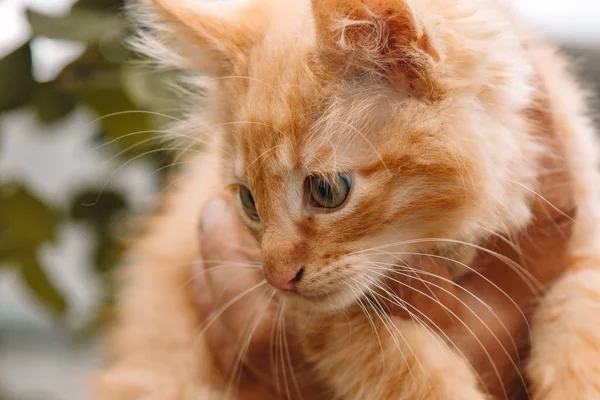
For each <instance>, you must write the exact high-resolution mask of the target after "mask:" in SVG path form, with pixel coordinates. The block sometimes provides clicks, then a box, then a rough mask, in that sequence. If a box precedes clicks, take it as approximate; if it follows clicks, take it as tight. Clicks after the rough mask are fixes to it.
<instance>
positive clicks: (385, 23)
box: [312, 0, 440, 97]
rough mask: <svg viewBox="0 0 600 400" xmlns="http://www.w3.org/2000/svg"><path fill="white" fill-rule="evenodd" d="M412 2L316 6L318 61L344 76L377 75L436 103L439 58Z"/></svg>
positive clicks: (322, 2) (323, 0)
mask: <svg viewBox="0 0 600 400" xmlns="http://www.w3.org/2000/svg"><path fill="white" fill-rule="evenodd" d="M408 1H409V0H312V6H313V14H314V17H315V23H316V29H317V38H318V43H319V44H320V46H321V47H320V50H319V53H318V54H319V56H320V57H321V59H322V60H324V61H325V62H327V63H328V65H329V66H330V67H336V66H337V68H338V70H339V71H340V72H343V73H348V72H350V73H356V72H358V71H357V70H359V71H360V72H374V73H376V74H379V75H381V76H383V77H384V78H385V79H387V80H388V81H389V82H390V84H392V85H393V86H394V87H397V88H405V87H406V86H407V85H409V86H410V88H411V89H413V90H415V91H417V92H419V93H420V94H421V95H425V96H428V97H431V96H433V97H435V96H436V95H438V93H437V92H438V91H439V90H440V89H439V87H437V86H438V85H437V84H436V82H435V66H436V64H437V63H438V62H439V61H440V52H439V50H438V48H437V46H436V45H435V44H434V41H433V38H432V34H431V32H430V31H429V30H428V29H427V27H426V25H425V23H424V21H423V20H421V19H419V18H418V17H417V15H416V14H415V12H414V10H413V8H412V7H411V6H410V4H409V3H408Z"/></svg>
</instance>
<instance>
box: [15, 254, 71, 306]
mask: <svg viewBox="0 0 600 400" xmlns="http://www.w3.org/2000/svg"><path fill="white" fill-rule="evenodd" d="M15 262H16V264H17V266H18V269H19V272H20V273H21V277H22V278H23V280H24V281H25V283H26V284H27V288H28V289H29V291H30V292H31V294H32V295H33V296H34V297H35V298H36V299H37V300H38V301H39V302H40V303H42V304H43V305H44V306H46V307H47V308H49V309H50V310H51V311H53V312H54V313H56V314H58V315H62V314H64V312H65V311H66V309H67V301H66V300H65V298H64V297H63V295H62V294H61V293H60V291H59V290H58V289H57V288H56V287H55V286H54V283H53V282H52V281H51V280H50V278H49V277H48V275H47V274H46V271H44V269H43V268H42V266H41V265H40V264H39V262H38V260H37V259H36V258H35V257H34V256H33V255H31V254H23V255H21V256H19V257H18V258H17V259H15Z"/></svg>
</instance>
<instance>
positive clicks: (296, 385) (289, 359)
mask: <svg viewBox="0 0 600 400" xmlns="http://www.w3.org/2000/svg"><path fill="white" fill-rule="evenodd" d="M285 304H286V303H285V302H284V303H282V305H281V307H282V311H281V314H282V315H283V314H284V313H285ZM283 321H284V322H283V345H284V347H285V351H286V355H287V362H288V366H289V368H290V374H291V377H292V383H293V384H294V388H295V390H296V393H298V397H299V398H300V400H302V392H301V391H300V386H299V385H298V379H297V378H296V374H295V371H294V367H293V365H292V358H291V356H290V349H289V346H288V341H287V333H286V329H285V325H286V324H285V317H283Z"/></svg>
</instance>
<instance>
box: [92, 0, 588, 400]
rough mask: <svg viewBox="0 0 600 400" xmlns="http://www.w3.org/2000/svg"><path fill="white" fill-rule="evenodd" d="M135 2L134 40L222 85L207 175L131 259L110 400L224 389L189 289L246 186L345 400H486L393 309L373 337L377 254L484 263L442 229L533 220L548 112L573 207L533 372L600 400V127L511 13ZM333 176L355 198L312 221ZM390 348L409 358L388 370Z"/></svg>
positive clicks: (318, 354)
mask: <svg viewBox="0 0 600 400" xmlns="http://www.w3.org/2000/svg"><path fill="white" fill-rule="evenodd" d="M133 9H134V11H133V12H134V13H135V14H136V15H137V16H138V17H139V20H140V21H141V22H142V25H143V27H142V28H141V29H140V35H139V37H138V40H137V41H136V44H137V46H138V49H140V50H142V51H144V52H146V53H148V54H149V55H150V56H151V57H153V59H155V60H157V62H158V63H159V64H161V65H162V66H166V67H176V68H185V69H186V70H188V71H196V72H197V73H198V74H200V73H203V74H205V75H204V78H202V79H201V78H198V77H195V78H193V79H188V80H186V81H185V83H184V86H186V89H187V92H189V93H194V92H195V91H196V90H195V88H196V86H197V85H198V86H201V87H203V88H206V87H208V88H209V89H210V91H211V93H212V96H211V103H210V104H211V106H210V107H206V109H205V112H204V114H203V115H202V116H199V114H198V111H197V109H194V108H190V119H189V120H188V121H186V122H185V126H184V128H185V129H186V132H189V131H190V126H191V127H209V128H210V129H209V130H210V132H211V135H212V137H211V147H210V148H211V151H210V155H209V156H207V158H208V159H210V160H212V164H211V166H212V167H211V168H210V169H209V168H206V160H200V159H198V160H191V161H190V162H191V163H192V164H193V165H194V167H193V168H190V169H189V170H188V171H187V172H188V173H187V175H182V176H181V177H180V178H179V179H180V182H179V186H178V187H177V188H176V189H174V190H172V193H170V194H169V195H168V196H167V200H166V202H167V205H166V207H165V208H164V210H163V212H162V213H161V214H160V215H159V216H158V217H156V218H155V219H154V220H152V221H151V222H150V230H149V233H148V234H147V235H146V237H144V238H142V239H141V240H140V241H138V243H137V244H136V245H135V246H134V247H133V249H132V251H133V254H134V255H135V256H136V257H137V260H136V263H135V265H134V266H133V267H131V268H130V269H129V273H128V280H127V282H128V283H127V285H126V287H125V288H124V290H123V293H122V300H121V308H120V310H121V319H120V325H119V327H118V329H117V330H116V335H115V345H114V347H113V348H114V350H115V353H114V354H115V357H116V358H115V359H116V361H115V365H114V366H113V367H112V368H111V369H109V370H108V371H107V372H106V373H105V374H104V375H103V376H102V377H101V378H100V380H99V385H98V392H97V393H98V396H97V398H99V399H111V400H112V399H120V398H123V399H125V398H127V399H134V398H142V397H140V396H141V395H132V394H127V393H133V392H127V390H134V389H135V390H139V393H146V394H148V393H150V394H154V396H155V397H152V398H157V399H159V398H160V399H188V398H190V399H192V398H193V399H197V398H208V396H210V395H209V393H212V395H214V396H217V398H218V396H219V391H220V390H222V389H223V384H222V382H221V381H220V378H219V377H218V374H216V372H215V371H214V367H212V365H211V363H210V362H209V361H208V360H207V359H206V358H203V354H204V355H206V354H208V350H207V349H206V348H205V347H203V346H204V344H203V342H202V338H197V337H196V336H195V334H194V333H195V332H197V330H198V326H199V324H200V321H201V319H202V318H200V317H198V316H196V315H194V312H193V309H192V306H191V303H190V302H191V295H190V294H189V293H186V292H185V290H182V287H184V286H185V283H184V282H185V281H186V279H189V276H190V274H191V272H190V263H191V262H192V261H193V260H194V259H195V258H196V257H197V251H196V250H195V248H196V240H195V229H194V228H195V223H196V222H195V221H196V217H197V215H198V211H199V209H200V207H201V205H202V203H203V202H204V201H205V200H206V198H208V197H209V196H210V195H211V194H213V193H216V192H217V191H220V190H228V191H231V192H233V193H234V195H233V196H231V199H232V202H233V203H234V204H235V205H236V206H237V207H239V202H238V198H237V195H235V193H236V190H237V188H238V186H239V185H245V186H247V187H248V188H250V189H251V190H252V193H253V196H254V198H255V200H256V205H257V208H258V213H259V214H260V221H259V222H256V221H253V220H250V219H249V218H247V217H245V214H244V213H243V211H242V210H241V209H240V211H241V213H240V215H241V216H242V218H243V219H244V220H245V222H246V223H247V225H248V227H249V229H250V230H251V231H252V232H253V234H254V235H255V237H256V238H257V240H258V242H259V244H260V247H261V250H262V255H263V258H264V272H265V275H266V277H267V279H268V278H269V277H270V276H274V275H277V274H281V273H288V272H293V271H296V270H297V269H299V268H300V266H302V267H303V268H304V275H303V278H302V281H301V282H300V283H299V285H298V292H299V294H300V296H298V297H300V300H297V301H296V303H297V304H295V307H296V308H298V309H299V310H308V309H310V310H312V312H313V314H314V313H316V316H314V317H313V318H310V319H308V320H306V319H304V317H303V313H302V312H298V314H299V315H298V318H300V319H301V320H302V323H300V324H299V326H301V327H302V330H303V331H304V335H303V336H302V337H304V338H305V339H304V341H303V349H304V351H305V354H306V356H307V357H308V358H309V359H310V360H312V361H314V362H315V363H316V366H317V369H318V372H319V373H320V375H321V376H322V378H324V380H325V381H326V382H328V383H330V384H331V385H332V386H333V388H334V390H335V391H336V394H337V395H338V396H339V397H341V398H346V399H358V398H365V399H366V398H373V399H375V398H376V399H465V400H470V399H484V398H486V396H485V394H484V393H483V392H482V391H481V390H480V389H479V388H478V384H477V379H476V377H475V374H474V373H473V372H472V370H471V369H470V367H469V365H468V364H467V363H466V362H465V361H464V359H463V358H461V357H460V356H459V355H458V354H457V353H456V352H455V351H454V350H453V349H452V348H451V347H449V346H448V345H447V344H446V343H444V342H442V341H441V339H439V338H437V337H435V338H434V337H433V336H432V335H430V334H429V332H427V331H426V330H425V329H424V328H422V327H420V326H417V325H415V324H414V323H412V322H408V321H404V320H401V319H395V318H389V319H388V320H387V322H388V323H387V324H383V322H382V321H380V322H376V323H379V324H380V326H379V328H380V330H381V331H382V332H385V330H386V329H389V334H383V335H381V336H382V340H381V342H378V341H377V338H376V337H375V336H374V335H373V334H372V331H371V327H370V325H369V323H370V321H369V320H368V318H369V317H368V315H366V314H365V313H363V312H362V311H361V310H360V309H358V305H357V304H358V303H357V302H358V299H360V298H362V297H363V296H364V294H365V293H366V292H368V291H369V290H371V289H373V288H374V287H376V286H377V285H378V283H380V282H381V281H382V275H385V274H382V271H380V270H379V271H378V270H376V269H374V268H372V267H371V268H369V267H368V266H369V265H374V264H373V263H390V264H391V263H398V261H399V260H398V257H400V260H401V261H406V262H409V261H410V258H409V257H408V256H404V255H402V254H406V253H419V252H428V253H432V252H433V253H436V254H446V253H447V254H452V255H453V257H454V258H455V259H456V260H457V261H459V262H464V263H467V264H468V263H469V262H470V261H471V259H472V256H473V253H472V252H469V251H463V249H462V248H458V247H457V246H456V245H455V244H454V243H453V242H451V241H448V240H442V241H440V240H434V239H431V238H442V239H451V240H453V241H464V242H469V243H475V244H480V243H484V242H485V240H486V239H488V238H489V236H490V235H491V234H502V235H506V236H510V235H513V234H514V233H516V232H518V231H519V230H521V229H523V228H524V227H525V226H526V225H528V224H529V223H530V222H531V215H532V213H531V203H532V198H533V196H535V192H536V188H537V186H538V182H539V179H541V177H543V175H544V174H545V173H546V172H547V171H544V170H543V168H542V167H541V164H540V157H541V155H542V154H543V152H544V149H545V143H544V136H543V135H542V134H541V133H540V132H543V131H544V130H547V129H548V126H544V124H545V125H547V124H548V123H547V122H546V123H544V122H543V121H541V120H540V119H535V118H532V117H531V115H532V111H534V112H535V111H540V107H547V108H548V109H544V110H541V111H542V112H543V113H544V115H546V114H549V115H551V116H552V120H553V127H554V129H555V132H554V133H553V134H555V135H558V136H559V137H560V138H561V141H562V142H563V144H564V146H565V148H566V154H567V158H568V160H567V164H568V166H569V169H570V171H569V172H570V174H571V175H572V176H573V177H574V180H575V185H576V188H575V190H576V199H577V206H578V214H577V220H576V226H575V233H574V238H573V239H572V243H571V249H570V254H571V260H570V264H569V268H568V271H567V273H566V274H565V276H564V277H563V278H562V279H561V280H560V281H558V282H556V283H555V284H554V286H553V287H552V289H551V290H550V291H549V292H548V293H547V294H546V295H545V297H544V298H543V299H541V302H540V305H539V307H538V310H537V311H536V314H535V317H534V321H533V322H534V323H533V337H532V352H531V357H530V361H529V364H528V367H527V372H528V377H529V379H530V380H531V383H532V393H533V398H534V399H549V400H554V399H556V400H565V399H577V400H582V399H590V400H591V399H597V398H600V362H599V361H598V360H600V329H599V328H598V327H599V326H600V313H599V312H598V311H599V309H600V269H599V266H600V265H599V262H600V260H599V256H600V254H599V252H600V246H599V244H600V243H598V240H600V232H598V229H600V214H599V209H598V202H597V199H596V197H597V194H598V177H597V172H596V151H595V144H594V131H593V129H592V126H591V123H590V121H589V119H588V118H587V117H586V111H587V110H586V107H585V102H584V100H583V96H582V94H581V91H580V89H579V88H578V86H577V85H576V83H575V82H574V81H573V80H572V79H571V77H570V76H569V75H568V74H567V72H565V62H564V61H563V60H562V58H561V57H560V56H558V55H557V54H556V52H555V51H554V50H553V49H551V48H550V47H549V46H547V45H546V44H545V43H543V42H542V41H539V40H538V39H536V38H534V37H532V36H531V35H529V34H526V33H524V32H521V31H519V30H518V29H517V28H516V27H515V26H513V23H512V20H511V18H510V15H509V14H507V13H506V12H504V11H503V10H502V9H500V8H499V7H498V5H497V4H496V1H491V0H461V1H450V0H410V1H409V0H312V3H311V2H309V1H308V0H254V1H249V2H244V3H239V2H231V1H229V2H226V3H225V2H218V3H217V2H199V1H196V2H194V1H191V0H143V1H140V2H139V3H138V4H136V5H135V6H134V7H133ZM188 76H190V75H188ZM191 76H194V75H193V74H192V75H191ZM540 99H542V100H543V101H539V100H540ZM200 121H201V122H200ZM205 139H207V137H206V136H204V137H202V140H205ZM203 166H204V168H203ZM209 170H210V171H214V176H210V177H207V174H211V173H213V172H209ZM338 172H347V173H351V174H352V177H353V186H352V192H351V195H350V197H349V199H348V203H347V204H346V205H345V206H344V207H343V208H342V209H340V210H339V211H336V212H332V213H319V212H315V211H314V210H310V209H308V208H306V207H305V200H306V199H305V197H304V196H305V193H304V191H303V190H304V189H303V188H304V181H305V179H306V176H307V175H309V174H318V175H322V176H330V175H332V174H334V173H338ZM415 239H426V240H415ZM382 246H383V247H382ZM382 248H384V249H385V251H374V250H373V249H382ZM398 253H402V254H401V255H400V256H398ZM463 272H464V271H461V270H460V269H458V268H457V269H456V271H455V274H456V275H459V274H461V273H463ZM349 288H350V289H349ZM342 309H343V310H344V311H345V314H342V313H341V312H340V311H339V310H342ZM357 309H358V310H357ZM349 325H351V327H350V328H349ZM383 325H386V326H383ZM156 326H168V327H169V329H168V332H165V331H163V330H161V331H159V332H157V331H156V330H155V327H156ZM349 330H351V331H352V332H353V334H352V335H351V336H348V334H347V332H348V331H349ZM349 338H351V340H350V339H349ZM381 347H383V351H384V353H385V354H397V350H398V348H399V347H401V348H402V350H404V351H403V353H404V354H405V356H404V357H401V356H399V355H398V357H392V356H387V357H385V360H384V361H383V362H381V360H380V356H379V355H380V352H381V351H382V348H381ZM347 354H352V360H351V361H349V360H348V358H347V357H346V356H345V355H347ZM155 377H160V380H158V379H156V378H155ZM357 377H360V378H357ZM169 390H170V391H169ZM123 393H125V394H123ZM157 393H158V394H157ZM161 393H162V394H161ZM119 396H121V397H119ZM136 396H137V397H136ZM144 398H146V397H144Z"/></svg>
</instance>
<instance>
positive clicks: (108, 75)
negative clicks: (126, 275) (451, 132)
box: [0, 0, 170, 333]
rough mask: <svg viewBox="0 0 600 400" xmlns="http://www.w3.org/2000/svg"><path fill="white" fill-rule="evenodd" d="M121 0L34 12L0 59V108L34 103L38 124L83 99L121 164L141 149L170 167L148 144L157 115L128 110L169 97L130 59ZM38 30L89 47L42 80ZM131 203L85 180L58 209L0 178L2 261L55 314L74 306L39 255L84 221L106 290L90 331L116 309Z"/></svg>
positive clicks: (2, 110)
mask: <svg viewBox="0 0 600 400" xmlns="http://www.w3.org/2000/svg"><path fill="white" fill-rule="evenodd" d="M123 3H124V2H123V0H80V1H79V2H77V3H75V4H74V6H73V7H72V9H71V11H70V13H68V14H67V15H64V16H59V17H56V16H47V15H43V14H40V13H38V12H35V11H32V10H28V11H27V18H28V20H29V23H30V25H31V29H32V37H31V39H30V40H29V41H28V42H27V43H25V44H24V45H22V46H21V47H19V48H17V49H16V50H14V51H13V52H11V53H10V54H8V55H6V56H5V57H4V58H3V59H1V60H0V116H1V114H2V113H6V112H10V111H13V110H16V109H21V108H28V109H30V110H31V111H33V112H34V115H35V116H36V118H37V119H38V121H39V122H40V123H43V124H53V123H56V122H57V121H60V120H62V119H63V118H65V117H68V116H69V115H70V114H71V113H72V112H73V111H74V110H75V109H76V108H78V107H85V108H88V109H90V110H92V111H93V112H94V113H95V114H96V115H97V117H98V120H97V125H98V130H99V131H98V137H99V138H100V140H101V141H102V142H104V144H103V147H106V148H109V149H110V150H111V151H112V152H114V155H115V157H121V158H122V159H123V162H128V161H129V160H131V159H132V158H135V157H139V156H141V155H144V156H145V158H146V159H147V160H148V159H150V161H151V162H154V163H155V164H156V168H157V170H158V171H160V172H162V175H164V173H165V171H166V170H167V168H164V166H166V165H168V163H169V160H168V158H167V156H166V155H165V154H164V153H161V152H159V151H152V150H153V149H156V148H155V147H153V144H154V143H156V141H154V140H152V139H153V137H154V136H153V135H154V134H155V133H156V129H157V128H156V126H157V121H156V119H155V118H152V117H151V114H149V113H143V112H131V111H137V110H145V109H148V108H152V107H153V106H157V109H161V107H163V108H164V105H165V104H167V103H165V102H162V100H164V99H167V100H168V97H169V96H168V94H167V93H168V92H167V91H166V89H165V87H166V85H164V84H162V80H161V79H157V77H156V75H152V74H150V73H149V72H148V71H145V70H144V69H143V68H142V67H141V66H140V65H139V64H138V65H136V64H135V63H132V62H131V60H134V59H137V58H139V57H138V56H137V55H135V54H131V53H130V52H129V51H128V49H127V48H126V46H125V45H124V43H125V39H126V37H127V35H128V34H129V26H128V22H127V20H126V19H125V17H124V15H123V6H124V4H123ZM38 37H46V38H50V39H63V40H69V41H75V42H79V43H83V44H85V50H84V51H83V53H82V54H81V56H79V57H78V58H77V59H76V60H74V61H73V62H71V63H70V64H68V65H67V66H66V67H65V68H64V69H63V70H62V71H61V72H60V73H59V74H58V76H57V77H56V78H55V79H53V80H52V81H50V82H38V81H36V80H35V78H34V73H33V68H32V67H33V64H34V63H35V57H32V45H31V43H32V41H33V40H35V39H36V38H38ZM34 56H35V55H34ZM149 93H154V95H153V96H150V95H149ZM157 98H158V100H157ZM169 104H170V103H169ZM1 135H2V132H1V131H0V138H1ZM162 175H161V176H162ZM129 208H130V205H129V204H128V203H127V201H126V200H125V198H124V196H123V194H122V193H119V192H116V191H111V190H108V189H105V190H103V189H101V188H94V187H90V188H85V189H84V190H82V191H81V192H80V193H76V194H75V195H74V196H73V198H72V199H71V200H70V204H67V205H65V207H64V208H63V209H57V208H55V207H53V206H50V205H48V204H47V203H46V201H45V200H44V199H43V198H40V197H39V196H38V195H36V194H35V193H34V192H33V191H32V190H30V189H29V188H27V187H25V185H24V184H23V183H20V182H7V183H4V184H0V266H2V265H4V266H9V267H10V268H15V269H16V270H18V273H19V276H20V277H21V278H22V280H23V282H24V283H25V285H26V287H27V288H28V289H29V292H30V293H31V295H32V297H33V298H35V299H36V300H37V301H39V303H40V304H42V305H43V306H44V307H45V308H46V309H47V310H48V311H49V312H51V313H52V314H54V315H56V316H59V317H60V316H63V315H64V314H65V312H67V311H68V309H69V304H68V302H67V299H66V297H65V296H64V294H63V293H61V290H60V285H58V284H57V282H54V281H53V279H52V277H51V274H48V273H47V272H48V266H46V265H43V263H42V262H41V259H40V257H39V254H40V249H41V248H42V246H46V245H49V244H52V243H54V242H55V241H56V240H57V236H58V233H59V229H60V227H61V225H62V224H63V223H64V222H66V221H71V222H73V223H78V224H85V225H86V226H87V227H88V228H89V229H90V230H91V231H93V232H94V235H93V236H94V237H95V243H94V245H93V246H92V250H91V254H90V255H89V256H90V260H91V261H92V262H91V264H92V265H93V269H94V273H96V274H98V275H99V276H100V277H102V278H103V281H104V282H105V288H106V294H105V296H104V297H105V301H104V304H102V306H101V307H100V308H99V310H98V312H97V314H96V315H93V316H91V317H90V320H89V322H88V324H87V325H86V326H84V327H82V330H83V331H84V333H91V332H94V330H95V328H97V327H99V326H101V325H102V323H103V322H104V321H105V320H106V318H108V316H109V315H110V305H111V304H112V303H113V291H112V288H113V287H114V285H113V283H112V281H111V272H112V271H113V269H114V267H115V265H117V264H118V263H119V262H120V261H121V259H122V257H123V253H124V248H123V244H122V243H121V242H120V240H119V234H118V230H117V229H116V225H117V223H118V222H119V221H121V222H122V218H121V216H122V215H123V214H124V213H126V212H127V211H128V210H129ZM119 225H122V223H121V224H119Z"/></svg>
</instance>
